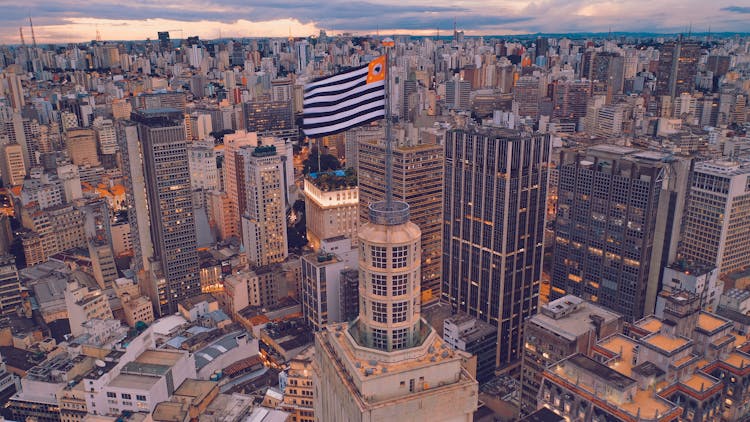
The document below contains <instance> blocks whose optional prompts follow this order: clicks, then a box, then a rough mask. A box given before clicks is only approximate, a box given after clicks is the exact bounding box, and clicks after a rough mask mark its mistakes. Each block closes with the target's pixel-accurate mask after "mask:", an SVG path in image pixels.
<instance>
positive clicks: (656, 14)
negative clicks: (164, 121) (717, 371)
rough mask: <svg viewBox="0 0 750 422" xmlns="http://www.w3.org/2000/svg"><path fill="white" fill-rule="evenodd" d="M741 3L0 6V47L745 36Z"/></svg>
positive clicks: (556, 0)
mask: <svg viewBox="0 0 750 422" xmlns="http://www.w3.org/2000/svg"><path fill="white" fill-rule="evenodd" d="M747 4H748V3H747V1H746V0H712V1H706V0H530V1H522V0H453V1H446V0H378V1H376V0H315V1H307V0H124V1H122V0H86V1H75V0H23V1H20V0H0V43H4V44H8V43H12V44H17V43H19V42H20V38H19V34H18V28H19V27H20V26H23V27H24V29H23V31H24V37H25V38H26V41H27V42H28V43H30V42H31V31H30V29H29V27H28V18H29V15H30V16H31V17H32V19H33V21H34V32H35V35H36V40H37V43H52V42H54V43H60V42H72V41H88V40H92V39H95V38H96V33H97V30H98V31H99V33H100V34H101V38H102V39H103V40H143V39H146V38H151V39H155V38H156V33H157V32H158V31H169V32H170V34H171V37H172V38H174V39H177V38H184V37H187V36H190V35H198V36H200V37H201V38H204V39H212V38H218V37H261V36H263V37H266V36H267V37H280V36H289V35H290V34H291V35H293V36H295V37H300V36H309V35H317V34H318V32H319V31H320V30H321V29H324V30H326V31H327V32H328V33H329V34H338V33H341V32H352V33H354V34H360V35H364V34H374V33H376V32H379V33H380V34H404V33H409V34H414V35H434V34H435V33H436V30H437V29H438V28H439V30H440V32H441V34H443V35H448V34H449V33H451V32H452V30H453V23H454V21H455V22H456V25H457V27H458V29H459V30H464V31H465V32H466V33H467V34H468V35H503V34H509V35H510V34H529V33H538V32H542V33H568V32H607V31H609V30H612V31H614V32H620V31H627V32H640V31H647V32H663V33H676V32H683V31H687V29H688V28H689V27H690V26H691V25H692V30H693V31H694V32H704V31H707V30H709V27H710V30H711V31H712V32H739V31H748V25H747V24H748V22H750V6H747Z"/></svg>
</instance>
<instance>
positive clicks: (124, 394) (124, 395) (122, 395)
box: [120, 393, 131, 400]
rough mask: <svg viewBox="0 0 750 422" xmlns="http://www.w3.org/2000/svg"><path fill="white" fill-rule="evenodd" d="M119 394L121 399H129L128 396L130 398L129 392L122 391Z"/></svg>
mask: <svg viewBox="0 0 750 422" xmlns="http://www.w3.org/2000/svg"><path fill="white" fill-rule="evenodd" d="M120 396H121V397H122V398H123V399H125V400H130V398H131V397H130V394H127V393H122V394H120Z"/></svg>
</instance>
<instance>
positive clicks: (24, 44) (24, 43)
mask: <svg viewBox="0 0 750 422" xmlns="http://www.w3.org/2000/svg"><path fill="white" fill-rule="evenodd" d="M18 34H19V35H21V45H22V46H24V47H26V41H24V39H23V26H19V27H18Z"/></svg>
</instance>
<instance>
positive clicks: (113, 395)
mask: <svg viewBox="0 0 750 422" xmlns="http://www.w3.org/2000/svg"><path fill="white" fill-rule="evenodd" d="M107 397H110V398H117V394H115V393H113V392H111V391H107Z"/></svg>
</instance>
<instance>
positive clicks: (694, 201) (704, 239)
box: [678, 160, 750, 274]
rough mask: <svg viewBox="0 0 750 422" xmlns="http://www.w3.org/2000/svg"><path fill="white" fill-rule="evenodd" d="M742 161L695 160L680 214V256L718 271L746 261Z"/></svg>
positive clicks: (746, 169) (747, 171)
mask: <svg viewBox="0 0 750 422" xmlns="http://www.w3.org/2000/svg"><path fill="white" fill-rule="evenodd" d="M749 176H750V166H749V165H748V163H746V162H732V161H719V160H713V161H705V162H701V163H697V164H695V167H694V169H693V172H692V176H691V178H690V187H689V191H688V200H687V205H686V209H685V216H684V218H683V230H682V242H681V243H680V247H679V253H678V256H679V258H681V259H684V260H687V261H692V262H695V263H702V264H708V265H713V266H716V268H718V269H719V273H720V274H724V273H729V272H733V271H736V270H739V269H742V268H745V267H747V266H748V265H750V247H749V246H748V244H747V241H746V239H747V232H748V230H750V221H748V219H747V218H745V217H744V216H745V215H746V213H747V212H748V211H750V205H748V201H747V198H748V195H747V190H748V185H747V180H748V177H749Z"/></svg>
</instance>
